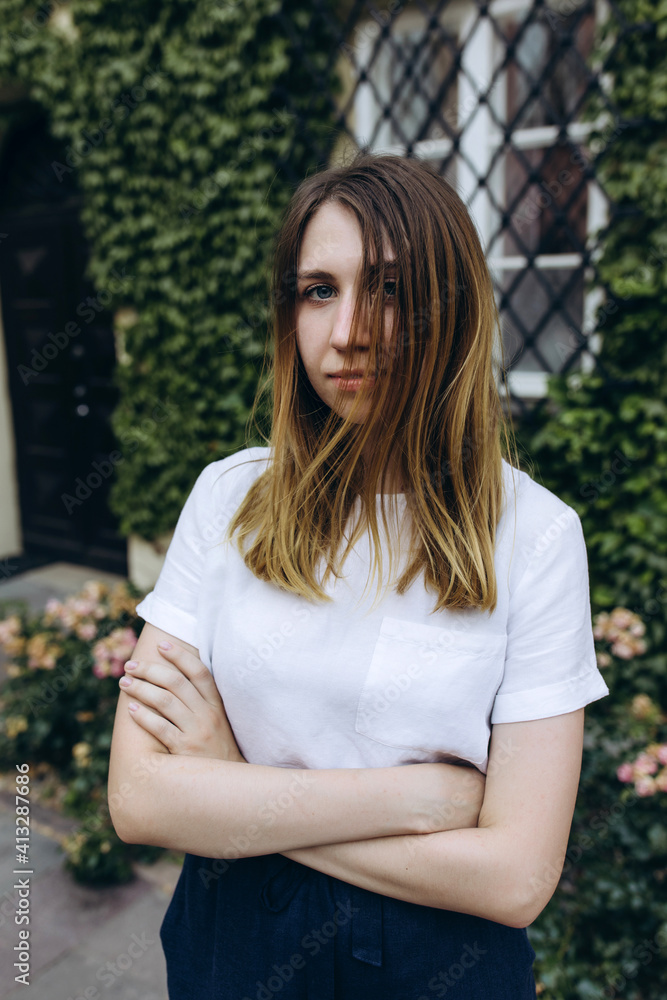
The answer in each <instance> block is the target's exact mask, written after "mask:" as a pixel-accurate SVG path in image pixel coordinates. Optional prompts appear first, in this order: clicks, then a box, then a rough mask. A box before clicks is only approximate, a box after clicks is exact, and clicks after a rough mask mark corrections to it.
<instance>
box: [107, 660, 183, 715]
mask: <svg viewBox="0 0 667 1000" xmlns="http://www.w3.org/2000/svg"><path fill="white" fill-rule="evenodd" d="M125 677H127V678H130V679H132V678H138V679H140V680H143V681H146V682H147V683H149V684H152V685H154V686H155V687H156V688H158V689H162V690H164V691H166V692H168V693H169V694H171V695H172V696H173V697H175V698H177V699H178V700H179V701H180V702H182V704H183V705H185V706H186V708H188V709H189V710H190V711H191V712H197V711H201V708H202V696H201V695H200V693H199V691H198V690H197V688H196V687H195V686H194V684H193V683H192V681H191V680H190V679H189V678H188V677H186V675H185V674H184V673H182V672H181V671H180V670H179V669H178V667H176V666H170V665H169V664H168V663H155V662H153V661H151V660H128V661H127V663H126V664H125ZM121 687H126V688H127V691H128V693H129V692H130V689H131V685H125V684H121ZM167 704H169V702H168V700H167V701H165V705H167ZM158 707H160V706H158ZM160 711H162V709H161V708H160Z"/></svg>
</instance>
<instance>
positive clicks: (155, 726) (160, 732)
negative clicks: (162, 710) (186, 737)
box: [128, 701, 182, 753]
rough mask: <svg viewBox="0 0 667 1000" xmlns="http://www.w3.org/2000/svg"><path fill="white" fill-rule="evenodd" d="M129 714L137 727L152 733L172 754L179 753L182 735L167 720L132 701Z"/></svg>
mask: <svg viewBox="0 0 667 1000" xmlns="http://www.w3.org/2000/svg"><path fill="white" fill-rule="evenodd" d="M128 712H129V713H130V718H132V719H134V721H135V722H136V723H137V725H139V726H141V728H142V729H145V730H146V732H147V733H151V734H152V735H153V736H154V737H155V738H156V739H157V740H159V741H160V743H162V745H163V746H165V747H166V748H167V750H168V751H169V752H170V753H178V748H179V746H180V740H181V738H182V734H181V732H180V730H178V729H177V728H176V727H175V726H173V725H172V724H171V723H170V722H169V721H168V720H167V719H165V718H163V717H162V716H161V715H156V714H155V712H151V710H150V709H149V708H146V706H145V705H142V704H140V703H139V702H135V701H130V704H129V705H128Z"/></svg>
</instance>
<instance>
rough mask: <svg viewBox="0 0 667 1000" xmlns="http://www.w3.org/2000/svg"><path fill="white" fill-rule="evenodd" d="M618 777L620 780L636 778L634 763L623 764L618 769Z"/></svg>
mask: <svg viewBox="0 0 667 1000" xmlns="http://www.w3.org/2000/svg"><path fill="white" fill-rule="evenodd" d="M616 777H617V778H618V780H619V781H632V780H633V778H634V771H633V770H632V764H621V766H620V767H619V768H618V770H617V771H616Z"/></svg>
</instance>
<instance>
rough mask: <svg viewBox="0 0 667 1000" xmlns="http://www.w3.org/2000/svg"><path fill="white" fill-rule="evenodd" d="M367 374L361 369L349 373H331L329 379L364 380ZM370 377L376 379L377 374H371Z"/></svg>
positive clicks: (354, 369)
mask: <svg viewBox="0 0 667 1000" xmlns="http://www.w3.org/2000/svg"><path fill="white" fill-rule="evenodd" d="M365 374H366V373H365V372H364V371H363V370H362V369H361V368H353V369H352V371H349V372H331V373H330V375H329V378H342V379H351V378H363V377H364V375H365ZM370 375H371V378H374V376H375V373H374V372H371V373H370Z"/></svg>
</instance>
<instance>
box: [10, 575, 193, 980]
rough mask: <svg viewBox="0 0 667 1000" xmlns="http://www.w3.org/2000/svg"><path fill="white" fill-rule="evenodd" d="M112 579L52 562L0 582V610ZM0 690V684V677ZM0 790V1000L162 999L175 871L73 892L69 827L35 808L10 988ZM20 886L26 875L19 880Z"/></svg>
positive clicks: (13, 901) (167, 866)
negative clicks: (19, 949) (23, 960)
mask: <svg viewBox="0 0 667 1000" xmlns="http://www.w3.org/2000/svg"><path fill="white" fill-rule="evenodd" d="M89 579H97V580H105V581H113V580H116V579H120V578H119V577H115V576H114V575H113V574H110V573H101V572H98V571H97V570H90V569H87V568H86V567H80V566H72V565H69V564H67V563H57V564H53V565H51V566H47V567H44V568H42V569H36V570H31V571H30V572H27V573H23V574H21V575H19V576H17V577H15V578H13V579H10V580H8V581H6V582H3V583H0V611H1V609H2V602H3V601H6V600H9V599H14V598H25V599H26V600H27V601H28V602H29V604H30V605H31V607H33V608H35V609H39V608H42V607H44V604H45V603H46V600H47V599H48V598H49V597H53V596H55V597H58V598H62V597H64V596H67V595H68V594H71V593H74V592H76V591H77V590H78V589H79V588H80V587H81V585H82V584H83V583H85V582H86V580H89ZM0 683H1V677H0ZM3 777H4V781H3V785H4V790H3V789H0V1000H18V998H19V997H22V998H25V1000H102V998H105V1000H107V998H108V1000H121V998H122V1000H167V987H166V972H165V964H164V956H163V953H162V947H161V945H160V939H159V929H160V924H161V922H162V918H163V916H164V913H165V910H166V909H167V906H168V904H169V900H170V898H171V894H172V892H173V888H174V886H175V884H176V879H177V878H178V874H179V871H180V866H178V865H175V864H174V863H173V862H170V861H168V860H166V859H165V860H161V861H159V862H158V863H157V864H156V865H150V866H149V865H147V866H138V867H137V878H136V879H135V880H134V881H133V882H131V883H128V884H127V885H123V886H114V887H111V888H104V889H93V888H89V887H86V886H80V885H77V883H75V882H74V880H73V879H72V877H71V876H70V875H68V874H67V873H66V872H65V871H64V869H63V867H62V862H63V857H64V854H63V851H62V848H61V847H60V840H61V838H62V837H63V836H64V835H65V834H68V833H70V832H71V830H72V820H71V819H68V818H65V817H62V816H60V815H59V814H58V813H56V812H54V811H53V810H49V809H46V808H44V807H43V806H40V805H39V804H38V803H33V805H32V807H31V819H32V823H31V825H32V827H33V829H32V833H31V840H30V859H31V862H32V870H33V871H34V874H33V875H32V876H30V897H29V901H30V914H29V915H30V924H29V925H28V926H29V930H30V939H29V940H30V953H31V967H30V984H29V985H28V986H23V985H21V984H20V983H18V984H17V983H16V982H15V980H14V976H15V975H17V974H18V970H16V969H15V968H14V962H15V961H17V959H16V952H15V951H14V948H15V946H16V945H18V943H19V936H18V932H19V929H20V926H22V927H25V926H26V925H25V924H23V925H16V924H15V922H14V914H15V910H16V908H17V905H18V903H17V901H18V899H19V890H18V889H17V888H15V885H16V884H17V881H18V879H19V878H21V876H20V875H14V874H13V872H14V868H15V861H14V850H13V845H14V829H15V815H14V804H15V803H14V800H13V799H12V796H11V793H10V792H9V791H8V790H7V786H8V781H7V776H3ZM23 877H24V878H25V877H26V876H23Z"/></svg>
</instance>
